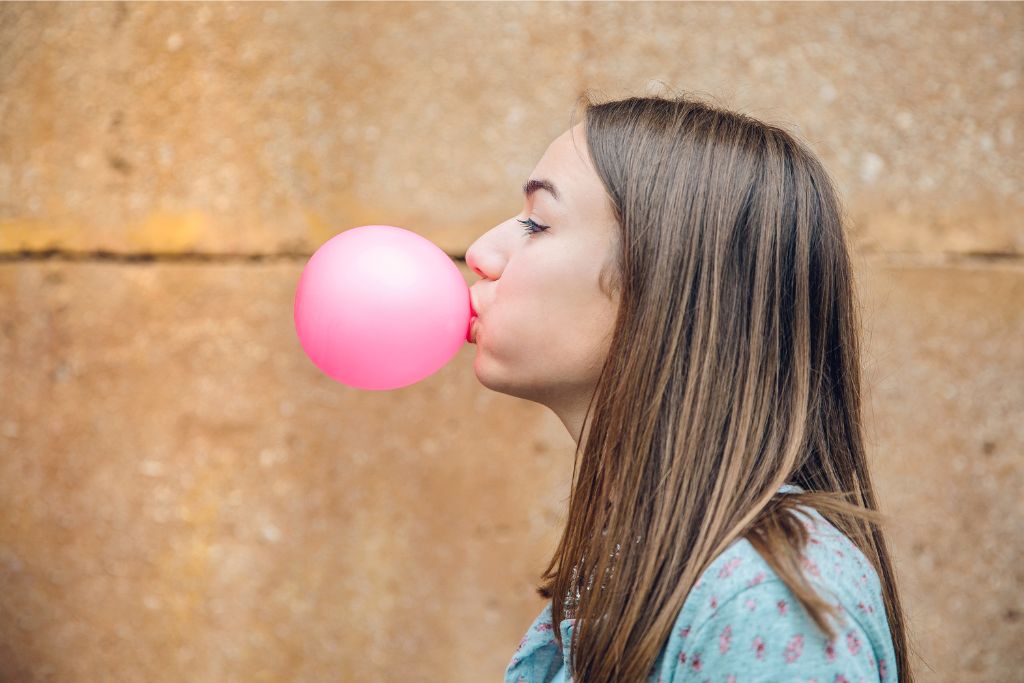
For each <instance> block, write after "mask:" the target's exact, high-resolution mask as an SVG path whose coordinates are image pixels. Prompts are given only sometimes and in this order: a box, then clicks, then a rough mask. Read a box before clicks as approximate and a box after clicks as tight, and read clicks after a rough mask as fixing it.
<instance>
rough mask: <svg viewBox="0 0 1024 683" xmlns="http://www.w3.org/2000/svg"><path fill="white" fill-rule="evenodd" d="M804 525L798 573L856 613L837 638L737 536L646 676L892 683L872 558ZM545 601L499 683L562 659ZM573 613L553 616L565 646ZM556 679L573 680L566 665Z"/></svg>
mask: <svg viewBox="0 0 1024 683" xmlns="http://www.w3.org/2000/svg"><path fill="white" fill-rule="evenodd" d="M807 529H808V531H809V532H810V537H809V539H808V545H806V546H804V548H803V550H802V552H801V554H800V555H799V558H798V559H799V562H800V566H801V568H802V569H803V572H804V574H805V575H806V576H807V577H809V578H814V579H816V581H815V584H816V586H817V585H820V586H822V587H824V588H826V589H829V591H828V592H830V593H832V594H833V596H835V597H838V596H842V597H838V599H837V600H836V601H835V602H830V604H832V605H833V606H834V607H837V608H838V609H839V613H840V615H843V617H851V616H855V617H856V619H852V620H851V619H848V618H841V620H840V623H842V622H844V621H845V625H846V627H845V628H844V629H843V630H842V631H839V633H838V634H837V638H836V639H834V640H833V639H828V637H827V635H826V634H824V633H822V632H821V630H820V629H818V628H817V626H816V625H815V624H814V622H813V620H812V619H811V618H810V615H809V614H808V612H807V610H806V608H805V607H804V606H803V604H802V603H801V602H800V601H799V600H798V599H797V598H796V596H795V595H794V594H793V593H792V591H791V590H790V589H789V587H788V586H787V585H786V584H785V582H784V581H783V580H782V579H781V578H780V577H779V576H778V575H777V574H776V573H775V572H774V571H772V569H771V568H770V566H769V565H768V564H767V563H766V562H765V561H764V559H763V558H762V557H760V555H759V554H758V553H757V552H756V551H755V550H753V547H752V546H751V545H750V544H749V543H747V542H746V541H745V539H740V541H741V542H738V543H737V544H734V545H733V546H730V549H729V550H727V552H726V553H723V555H722V556H720V557H719V558H717V559H716V561H715V562H713V563H712V565H711V566H710V567H708V569H707V570H706V571H705V572H704V573H703V574H702V575H701V576H700V577H699V578H698V580H697V581H696V582H695V583H694V586H693V588H692V589H691V592H690V595H689V596H688V597H687V599H686V601H685V604H684V605H683V609H682V610H681V611H680V614H679V617H678V619H677V622H676V625H675V627H674V630H673V632H672V634H671V636H670V637H669V640H668V643H667V644H666V646H665V654H666V656H665V657H664V658H659V659H658V660H657V661H658V662H660V664H659V666H660V669H659V670H658V671H656V672H654V673H653V674H652V676H651V677H650V678H649V679H648V681H647V683H704V682H705V681H725V683H737V678H738V677H739V679H740V680H742V679H743V675H744V673H746V672H751V673H752V674H753V673H755V672H756V674H757V676H759V677H761V678H763V679H765V680H792V681H803V682H804V683H861V682H862V681H865V682H867V683H875V682H876V681H877V682H878V683H894V682H895V681H896V676H895V672H894V670H893V669H894V667H893V664H892V662H894V661H895V654H894V650H893V648H892V643H891V641H890V640H885V639H880V638H878V634H882V635H885V634H887V633H888V630H887V629H888V624H887V622H886V618H885V617H886V615H885V609H884V600H883V598H882V593H881V583H880V581H879V580H878V577H877V574H875V572H874V570H873V568H872V567H871V563H870V562H869V561H868V560H867V558H866V557H864V555H863V553H861V552H860V550H859V549H858V548H857V547H856V546H855V545H854V544H853V543H852V542H851V541H850V540H849V539H848V538H847V537H846V536H844V535H843V534H842V533H841V532H839V531H838V529H835V528H833V527H832V526H831V525H830V524H828V523H827V521H825V520H823V519H822V520H819V522H818V523H817V524H808V525H807ZM840 587H841V590H839V591H836V590H835V589H836V588H840ZM819 595H821V596H822V597H826V595H825V594H824V593H820V592H819ZM853 596H856V597H853ZM550 609H551V608H550V606H549V607H548V608H547V609H546V611H545V612H543V613H542V614H541V616H540V617H538V619H537V620H535V622H534V624H532V626H531V628H530V629H529V630H528V631H527V634H526V635H525V636H524V637H523V639H522V640H521V641H520V642H519V645H518V646H517V647H516V652H515V654H514V656H513V658H512V661H511V663H510V664H509V667H508V669H507V670H506V676H505V679H504V683H548V682H549V681H550V680H551V678H550V673H551V672H552V671H556V670H557V669H558V665H556V663H555V662H554V661H552V660H553V659H562V658H563V657H564V656H565V654H566V652H567V651H568V648H566V649H565V650H563V649H560V648H558V647H556V645H557V643H556V641H555V636H554V633H553V631H554V630H555V629H556V628H559V625H553V624H552V621H551V612H550ZM572 621H573V620H571V619H567V620H564V621H563V622H562V623H561V625H560V629H561V634H562V639H563V642H564V643H565V644H566V645H568V643H569V641H571V638H572V626H571V624H572ZM836 626H837V628H842V626H839V625H838V624H837V625H836ZM867 626H870V628H867ZM748 644H749V645H748ZM734 645H735V646H736V647H734ZM684 648H685V649H684ZM876 653H877V654H878V655H879V657H878V658H877V661H876V659H875V657H874V655H875V654H876ZM559 664H561V665H564V664H566V661H562V662H560V663H559ZM810 671H814V672H815V674H816V675H815V677H811V676H809V675H808V673H809V672H810ZM824 672H828V673H827V674H825V673H824ZM801 674H803V675H801ZM558 680H568V681H571V680H572V679H571V678H570V677H569V676H568V671H567V670H565V671H563V676H561V677H559V678H558Z"/></svg>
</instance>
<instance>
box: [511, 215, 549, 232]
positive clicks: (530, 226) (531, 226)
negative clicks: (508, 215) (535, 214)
mask: <svg viewBox="0 0 1024 683" xmlns="http://www.w3.org/2000/svg"><path fill="white" fill-rule="evenodd" d="M516 221H518V222H519V223H522V224H523V225H525V226H526V234H527V235H532V234H534V233H535V232H544V231H545V230H547V229H548V226H546V225H541V224H540V223H535V222H534V221H533V219H532V218H527V219H526V220H525V221H524V220H520V219H518V218H517V219H516Z"/></svg>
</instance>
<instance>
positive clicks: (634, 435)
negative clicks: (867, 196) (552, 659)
mask: <svg viewBox="0 0 1024 683" xmlns="http://www.w3.org/2000/svg"><path fill="white" fill-rule="evenodd" d="M580 102H582V103H583V104H584V123H585V125H584V129H585V135H586V142H587V145H588V147H589V150H590V158H591V162H592V164H593V166H594V169H595V171H596V173H597V175H598V176H599V177H600V179H601V182H602V183H603V185H604V188H605V190H606V192H607V194H608V197H609V198H610V200H611V205H612V207H613V210H614V214H615V218H616V220H617V223H618V228H619V229H618V231H617V234H616V236H615V239H614V244H613V248H612V249H611V250H610V254H611V256H610V258H609V261H608V263H606V264H605V267H604V269H603V270H602V275H601V288H602V291H604V293H605V294H606V295H607V296H608V297H609V298H613V297H618V299H619V303H620V305H619V313H618V317H617V318H616V321H615V325H614V329H613V332H612V339H611V345H610V351H609V353H608V355H607V357H606V359H605V361H604V364H603V366H602V369H601V373H600V376H599V379H598V382H597V385H596V388H595V391H594V393H593V395H592V397H591V399H590V403H589V405H588V408H587V412H586V415H585V417H584V424H585V425H586V424H587V423H588V422H589V423H590V430H589V435H588V438H587V439H585V442H584V443H582V444H577V449H576V453H575V456H574V463H573V484H572V489H571V493H570V497H569V506H568V513H567V519H566V524H565V527H564V529H563V532H562V536H561V540H560V541H559V543H558V546H557V548H556V550H555V551H554V554H553V556H552V558H551V561H550V562H549V564H548V566H547V568H546V569H545V571H544V572H543V574H542V575H541V580H542V583H541V585H540V586H539V587H538V588H537V590H538V593H540V595H541V596H542V597H544V598H550V599H551V601H552V620H553V624H552V626H553V632H554V635H555V638H556V640H557V642H558V644H559V647H560V648H561V647H562V642H561V634H560V630H559V628H558V624H559V622H560V621H562V620H563V619H566V618H576V625H575V634H574V636H573V643H572V654H571V662H570V664H571V666H570V670H571V675H572V676H573V678H574V680H577V681H585V682H586V683H606V682H607V683H611V682H613V681H616V682H621V681H643V680H645V679H646V678H647V676H649V675H650V671H651V670H652V668H653V666H654V663H655V660H656V659H657V657H658V655H659V653H660V651H661V650H662V648H663V647H664V645H665V643H666V642H667V639H668V637H669V635H670V633H671V630H672V628H673V625H674V622H675V619H676V617H677V616H678V614H679V612H680V610H681V609H682V606H683V603H684V601H685V599H686V597H687V595H688V594H689V593H690V590H691V589H692V587H693V586H694V583H695V582H696V581H697V579H698V578H699V577H700V575H701V573H702V572H703V571H704V570H705V569H706V568H707V567H708V566H709V565H710V564H711V562H712V561H713V560H714V559H715V558H716V557H717V556H718V555H719V554H720V553H721V552H722V551H724V550H725V549H726V547H728V546H729V545H730V544H731V543H732V542H733V541H735V540H737V539H740V538H746V539H748V540H749V541H750V543H751V544H752V545H753V547H754V548H755V549H756V550H757V552H758V553H759V554H760V555H761V556H762V557H763V558H764V560H765V561H766V562H767V563H768V564H769V566H771V568H772V569H773V570H775V572H776V573H777V574H778V575H779V577H780V578H781V579H782V581H784V582H785V584H786V585H787V586H788V587H789V589H790V590H791V591H792V592H793V593H794V595H795V596H796V597H797V598H798V599H799V601H800V603H801V604H802V605H803V607H804V608H805V609H806V610H807V612H808V614H809V615H810V617H811V618H812V619H813V621H814V622H815V623H816V624H817V625H818V627H819V628H821V630H822V631H823V632H824V633H825V634H826V635H827V637H828V638H830V639H834V638H835V636H836V631H835V629H834V628H833V627H832V625H831V624H830V623H829V621H828V617H830V616H831V617H836V616H838V615H837V612H838V610H837V609H836V607H835V606H833V605H832V604H830V603H829V602H828V601H826V600H825V599H823V598H822V597H821V596H819V595H818V594H817V593H816V592H815V591H814V589H813V588H812V586H811V584H810V583H809V582H808V580H807V578H806V576H805V575H804V574H803V571H802V569H801V567H802V565H801V552H802V550H803V548H804V546H805V544H806V542H807V531H806V529H805V527H804V524H803V523H802V522H801V521H800V520H799V518H798V516H797V515H798V514H800V513H805V511H803V510H798V509H797V508H798V506H808V507H810V508H813V509H815V510H817V511H818V512H819V513H820V514H821V515H822V516H823V517H825V519H827V520H828V521H829V522H830V523H832V524H833V525H834V526H835V527H836V528H838V529H839V530H840V531H842V532H843V533H844V534H846V535H847V536H848V537H849V538H850V540H851V541H852V542H853V543H854V544H856V546H857V547H858V548H859V549H860V550H861V551H862V552H863V553H864V555H865V556H866V557H867V558H868V559H869V560H870V561H871V563H872V564H873V566H874V567H875V569H876V570H877V572H878V574H879V578H880V580H881V584H882V586H883V592H884V596H883V597H884V602H885V608H886V617H887V620H888V624H889V629H890V632H891V634H892V639H893V645H894V649H895V654H896V662H895V665H896V669H897V672H898V678H899V681H901V682H903V683H910V682H911V681H912V678H911V671H910V667H909V664H908V648H907V631H906V625H905V619H904V614H903V610H902V607H901V604H900V598H899V593H898V591H897V586H896V575H895V573H894V570H893V565H892V561H891V559H890V557H889V552H888V550H887V547H886V542H885V537H884V535H883V533H882V528H881V526H882V523H883V521H884V519H885V518H884V516H883V515H882V513H881V512H880V511H879V510H878V505H877V501H876V497H875V490H874V486H873V485H872V482H871V477H870V474H869V472H868V465H867V458H866V454H865V447H864V437H863V434H862V430H861V374H860V342H859V328H860V323H859V320H858V310H857V302H856V292H855V289H854V279H853V272H852V268H851V261H850V255H849V250H848V248H847V243H846V239H845V236H844V230H843V224H844V214H843V209H842V206H841V204H840V202H839V199H838V196H837V192H836V190H835V187H834V185H833V182H832V180H831V178H830V177H829V175H828V173H827V172H826V171H825V168H824V167H823V166H822V164H821V163H820V162H819V161H818V159H817V158H816V157H815V155H814V154H813V153H812V152H811V151H810V150H809V149H808V148H807V146H806V145H804V144H803V143H802V142H800V141H799V140H798V139H796V138H795V137H794V136H793V135H791V134H790V133H789V132H787V131H785V130H783V129H782V128H780V127H777V126H773V125H769V124H767V123H763V122H761V121H758V120H756V119H755V118H752V117H750V116H748V115H745V114H741V113H737V112H733V111H729V110H726V109H724V108H721V107H718V106H713V105H710V104H707V103H704V102H701V101H698V100H697V99H696V98H692V97H687V96H674V97H630V98H626V99H621V100H615V101H608V102H604V103H598V102H595V101H594V99H593V98H592V97H591V96H590V94H589V91H585V92H584V94H583V95H581V97H580V99H579V100H578V101H577V103H576V104H577V108H578V105H579V104H580ZM571 118H572V119H573V121H574V122H575V118H576V109H574V110H573V116H572V117H571ZM581 433H584V434H586V433H587V429H586V426H585V427H584V429H583V430H582V432H581ZM581 446H582V450H581ZM784 483H791V484H796V485H798V486H800V487H801V488H802V489H804V491H803V492H802V493H790V494H784V495H777V492H778V489H779V488H780V486H781V485H783V484H784ZM805 514H806V513H805ZM613 569H614V571H612V570H613ZM595 576H600V577H602V581H601V582H600V584H601V585H600V587H599V589H593V590H592V587H593V583H594V577H595ZM584 577H587V578H588V582H587V585H586V586H584V585H583V584H584ZM598 615H601V617H600V618H597V616H598Z"/></svg>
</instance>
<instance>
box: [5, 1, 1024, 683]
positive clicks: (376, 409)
mask: <svg viewBox="0 0 1024 683" xmlns="http://www.w3.org/2000/svg"><path fill="white" fill-rule="evenodd" d="M1022 25H1024V6H1022V5H1021V4H1020V3H949V4H947V3H906V4H889V3H863V4H859V3H854V4H849V3H825V4H820V5H818V4H812V3H792V4H790V3H780V4H771V5H768V4H764V3H753V4H725V3H719V4H688V3H591V2H586V3H565V4H562V3H338V4H333V3H332V4H326V3H324V4H321V3H301V4H285V3H258V4H257V3H188V4H176V5H169V4H161V3H6V4H3V5H0V122H2V125H0V253H5V252H18V251H21V250H29V251H38V250H47V249H56V250H62V251H70V252H76V251H83V252H94V251H111V252H120V253H127V254H141V255H147V254H153V253H172V254H195V258H194V259H193V260H192V261H185V262H168V261H156V262H154V263H133V262H122V261H117V260H114V261H108V260H96V259H92V258H90V257H86V260H85V261H83V262H67V261H61V260H57V261H46V260H35V259H26V260H21V261H17V260H15V261H5V262H0V680H4V681H6V680H12V681H14V680H17V681H22V680H26V681H31V680H39V681H42V680H69V681H76V682H77V681H86V682H91V681H106V680H145V681H147V682H149V681H152V682H156V683H159V682H160V681H175V682H177V681H181V680H189V681H217V682H218V683H219V682H221V681H234V680H238V681H267V680H289V681H291V680H295V681H300V680H301V681H320V680H325V681H326V680H331V681H334V680H345V681H371V680H372V681H377V680H388V681H391V680H412V676H413V673H412V672H414V671H422V670H424V669H427V670H429V671H431V672H433V675H434V678H433V679H432V680H436V681H445V682H446V683H447V682H448V681H478V680H498V679H499V678H500V674H501V671H502V670H503V668H504V666H505V665H506V664H507V662H508V659H509V658H510V656H511V654H512V651H513V649H514V647H515V645H516V643H518V640H519V638H520V637H521V635H522V633H523V630H524V629H525V628H526V626H527V625H528V624H529V623H530V621H531V620H532V619H533V617H534V616H535V615H536V613H537V611H539V609H540V608H541V603H540V601H539V600H537V599H536V598H535V595H534V592H533V585H534V582H535V581H536V579H537V576H538V574H539V572H540V571H541V569H543V566H544V563H545V561H546V560H547V559H548V557H547V556H548V553H549V552H550V551H551V549H552V548H553V547H554V544H555V542H556V541H557V537H558V533H559V531H560V528H559V524H560V522H561V520H562V516H563V514H564V508H565V504H566V502H567V496H568V483H569V477H570V476H571V470H572V463H571V456H572V452H573V445H574V444H573V443H572V440H571V439H570V438H569V436H568V435H567V434H566V433H565V431H564V429H563V428H562V426H561V424H560V423H559V422H558V421H557V419H556V418H554V416H553V415H551V414H550V413H549V412H548V411H547V410H546V409H545V408H542V407H540V406H536V405H534V404H529V403H524V402H521V401H517V400H515V399H512V398H510V397H507V396H503V395H500V394H495V393H493V392H490V391H488V390H486V389H484V388H483V387H481V386H480V385H479V384H478V383H477V381H476V379H475V377H474V376H473V371H472V357H473V353H474V350H473V349H472V348H471V347H468V346H467V348H466V349H465V350H463V351H462V352H460V355H459V356H458V357H456V358H455V359H453V361H452V363H451V364H450V365H449V366H447V367H446V368H444V369H443V370H442V371H441V372H439V373H437V375H436V376H434V377H431V378H429V379H428V380H426V381H424V382H422V383H419V384H417V385H416V386H413V387H409V388H406V389H403V390H399V391H396V392H386V393H381V394H377V395H375V394H374V393H372V392H359V391H356V390H351V389H348V388H346V387H344V386H342V385H339V384H337V383H335V382H333V381H332V380H330V379H329V378H327V377H325V376H324V375H323V374H322V373H320V372H319V371H318V370H317V369H316V368H315V367H314V366H313V365H312V364H311V363H310V362H309V361H308V359H307V358H306V357H305V356H304V355H303V353H302V351H301V349H300V347H299V345H298V340H297V338H296V336H295V333H294V329H293V327H292V317H291V313H292V311H291V305H292V297H293V294H294V286H295V284H296V283H297V279H298V276H299V273H300V272H301V268H302V265H303V264H304V262H305V257H306V256H308V254H309V253H311V252H312V251H313V250H314V249H315V248H316V247H317V246H319V245H320V244H322V243H323V242H324V241H325V240H326V239H328V238H329V237H331V236H333V235H334V234H336V233H337V232H339V231H340V230H342V229H345V228H348V227H352V226H355V225H361V224H369V223H388V224H394V225H402V226H404V227H409V228H411V229H414V230H416V231H417V232H420V233H422V234H424V235H426V236H427V237H429V238H430V239H431V240H433V241H434V242H435V243H437V244H438V245H439V246H441V247H442V248H444V249H445V250H446V251H448V253H450V254H453V255H456V254H461V253H462V252H463V251H464V249H465V247H466V245H467V244H469V243H470V242H471V241H472V240H473V239H475V238H476V237H477V236H479V234H481V232H482V231H483V230H486V229H488V228H490V227H491V226H492V225H494V224H495V223H496V222H498V221H500V220H503V219H505V218H507V217H508V216H509V215H511V214H512V213H513V212H514V211H516V210H518V208H519V207H520V205H521V202H520V197H519V190H518V186H519V184H520V183H521V182H522V180H524V179H525V178H526V176H527V174H528V173H529V171H530V170H531V169H532V167H533V165H534V164H535V163H536V161H537V160H538V159H539V158H540V156H541V154H542V153H543V151H544V149H545V147H546V146H547V144H548V143H549V142H550V141H551V139H553V138H554V137H555V136H557V134H558V133H560V132H561V131H563V130H564V129H565V128H566V127H567V125H568V114H569V108H570V106H571V104H572V102H573V100H574V99H575V97H576V95H577V94H578V93H579V92H580V91H582V90H583V89H584V88H588V87H589V88H594V89H595V90H597V91H598V92H604V93H605V94H607V95H609V96H612V95H618V94H626V93H638V92H643V91H645V90H647V89H651V90H653V91H654V92H658V91H659V90H660V88H659V87H657V84H656V83H655V84H652V83H651V82H652V81H658V80H661V81H664V82H665V83H666V84H668V85H669V86H672V87H675V88H680V89H685V90H687V91H693V92H696V93H698V94H706V95H711V96H714V97H717V98H718V99H719V100H720V101H722V103H723V104H726V105H727V106H735V107H737V108H740V109H741V110H744V111H747V112H749V113H751V114H753V115H755V116H759V117H761V118H765V119H768V120H770V121H772V122H776V123H781V124H782V125H785V126H787V127H789V128H790V129H791V130H795V132H797V133H798V134H800V135H801V136H802V137H804V138H805V139H807V140H808V141H809V142H810V143H811V145H812V147H813V148H814V149H815V150H816V151H817V152H818V153H819V154H820V155H821V157H822V159H823V161H824V162H825V164H826V165H827V167H828V168H829V169H830V171H831V172H832V173H833V175H834V176H835V178H836V180H837V183H838V185H839V187H840V190H841V192H842V193H843V194H844V198H845V200H846V202H847V205H848V208H849V211H850V218H851V221H852V222H851V237H852V238H853V239H854V241H855V243H856V245H857V248H858V253H859V254H861V255H862V256H861V257H859V259H860V262H861V266H860V268H861V277H862V286H863V292H864V303H865V313H866V319H865V323H866V325H867V327H868V332H869V334H868V338H867V339H866V340H865V342H866V357H865V361H866V380H867V381H866V387H865V391H866V393H867V398H868V404H867V406H866V411H865V416H864V419H865V423H866V427H867V428H868V434H869V448H870V451H871V453H872V458H873V466H874V472H875V476H876V479H877V483H878V487H879V492H880V496H881V499H882V502H883V505H884V507H885V508H886V509H887V510H888V511H889V512H890V513H891V515H892V520H893V521H892V526H891V529H890V540H891V543H892V551H893V554H894V557H895V559H896V564H897V567H898V569H899V571H900V572H901V578H902V580H903V587H904V595H905V599H906V601H907V608H908V610H909V612H910V618H911V629H912V633H913V636H914V638H915V642H916V644H917V646H918V649H919V651H920V652H921V654H922V655H923V656H924V658H925V661H926V662H927V664H928V665H930V667H931V668H930V669H929V668H928V667H927V666H924V665H919V666H918V668H917V673H918V679H919V680H921V681H940V682H942V683H947V682H948V683H952V682H954V681H956V682H959V681H965V680H986V681H988V680H1012V679H1013V678H1014V677H1015V676H1017V674H1018V672H1019V671H1020V670H1021V668H1022V667H1024V660H1022V655H1021V650H1020V648H1019V647H1018V646H1017V643H1019V642H1021V641H1022V640H1024V633H1022V630H1024V626H1022V612H1024V604H1022V603H1021V597H1020V596H1021V595H1024V575H1022V573H1021V571H1020V569H1019V565H1020V558H1021V556H1022V551H1024V541H1022V540H1021V539H1022V538H1024V533H1022V531H1024V529H1022V525H1024V514H1022V513H1024V511H1022V510H1021V506H1020V501H1021V500H1024V490H1022V489H1024V483H1022V477H1024V462H1022V453H1024V435H1022V425H1024V420H1021V415H1024V396H1022V392H1024V356H1022V348H1024V346H1022V345H1021V344H1020V343H1019V340H1020V339H1021V338H1022V337H1024V313H1022V311H1024V291H1022V289H1024V273H1022V269H1021V259H1020V254H1021V253H1022V245H1024V231H1022V230H1021V223H1020V218H1019V216H1020V215H1021V208H1022V207H1021V204H1022V197H1024V192H1022V183H1024V173H1021V162H1020V159H1021V156H1022V155H1021V151H1022V150H1021V145H1022V142H1021V140H1022V136H1021V135H1020V131H1019V130H1018V127H1019V125H1020V124H1019V122H1020V121H1021V120H1022V117H1021V113H1022V111H1021V110H1022V97H1024V95H1022V89H1021V87H1020V80H1021V64H1022V63H1024V61H1022V57H1024V31H1021V28H1022ZM872 252H885V253H886V254H887V255H886V256H885V257H884V258H883V257H874V256H870V254H871V253H872ZM895 252H900V253H901V254H903V255H901V256H899V258H897V257H896V256H895ZM942 252H954V253H974V252H984V253H993V254H1000V255H1001V258H998V259H991V260H983V259H968V260H967V261H965V262H960V261H958V260H956V259H953V260H949V259H944V258H932V257H931V255H933V254H937V253H942ZM218 254H220V255H224V254H237V255H239V256H240V257H241V258H239V259H237V260H230V259H228V260H216V258H215V259H214V260H213V261H204V260H202V259H204V258H207V257H210V256H213V257H216V255H218ZM254 254H285V258H283V259H281V260H270V261H252V262H250V261H246V260H245V257H246V256H248V255H254ZM464 274H466V275H467V280H468V281H475V276H472V277H470V276H469V273H468V271H465V270H464ZM955 643H959V644H960V645H959V647H958V648H957V649H954V648H953V644H955Z"/></svg>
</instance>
